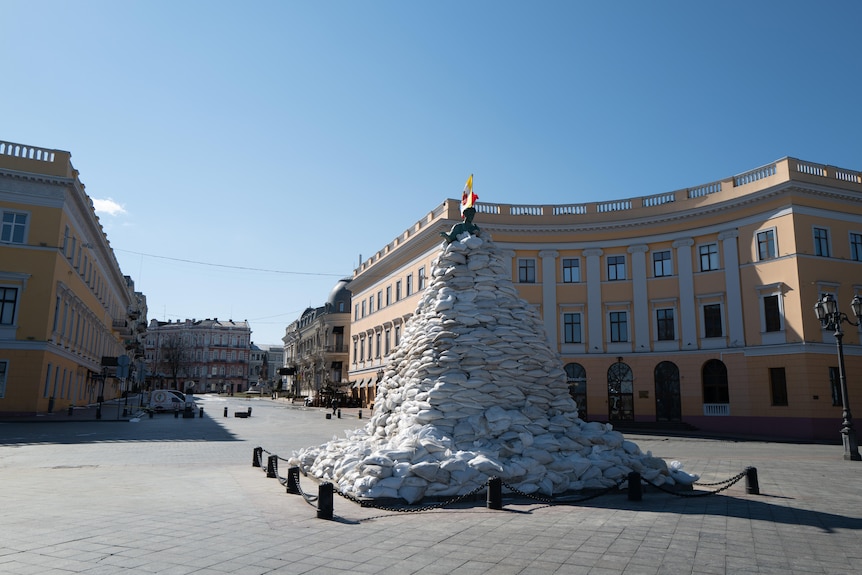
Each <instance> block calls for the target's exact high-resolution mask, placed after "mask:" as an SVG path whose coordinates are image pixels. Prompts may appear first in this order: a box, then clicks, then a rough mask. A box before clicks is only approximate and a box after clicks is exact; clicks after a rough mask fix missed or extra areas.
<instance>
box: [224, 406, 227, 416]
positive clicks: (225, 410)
mask: <svg viewBox="0 0 862 575" xmlns="http://www.w3.org/2000/svg"><path fill="white" fill-rule="evenodd" d="M224 416H225V417H227V406H226V405H225V406H224Z"/></svg>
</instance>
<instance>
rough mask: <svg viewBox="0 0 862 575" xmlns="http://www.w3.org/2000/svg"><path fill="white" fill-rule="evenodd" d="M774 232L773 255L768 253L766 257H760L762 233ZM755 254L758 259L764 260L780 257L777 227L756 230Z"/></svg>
mask: <svg viewBox="0 0 862 575" xmlns="http://www.w3.org/2000/svg"><path fill="white" fill-rule="evenodd" d="M770 233H771V234H772V251H773V253H772V255H767V256H766V257H765V258H762V257H760V234H770ZM754 254H755V256H756V257H757V261H759V262H764V261H768V260H774V259H775V258H777V257H778V230H777V229H776V228H775V227H771V228H764V229H762V230H757V231H756V232H754Z"/></svg>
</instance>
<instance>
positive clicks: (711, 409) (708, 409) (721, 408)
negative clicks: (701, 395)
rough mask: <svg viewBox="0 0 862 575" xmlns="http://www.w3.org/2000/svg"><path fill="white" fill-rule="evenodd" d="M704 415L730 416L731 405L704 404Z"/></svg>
mask: <svg viewBox="0 0 862 575" xmlns="http://www.w3.org/2000/svg"><path fill="white" fill-rule="evenodd" d="M703 414H704V415H709V416H713V415H714V416H719V417H720V416H728V415H730V404H729V403H704V404H703Z"/></svg>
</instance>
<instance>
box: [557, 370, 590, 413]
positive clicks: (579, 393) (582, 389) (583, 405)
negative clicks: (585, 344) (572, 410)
mask: <svg viewBox="0 0 862 575" xmlns="http://www.w3.org/2000/svg"><path fill="white" fill-rule="evenodd" d="M563 369H565V370H566V382H567V383H568V384H569V395H571V396H572V399H574V400H575V403H576V404H577V405H578V417H580V418H581V419H582V420H584V421H586V420H587V371H586V370H585V369H584V366H582V365H581V364H579V363H567V364H566V366H565V367H564V368H563Z"/></svg>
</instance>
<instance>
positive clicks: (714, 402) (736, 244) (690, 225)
mask: <svg viewBox="0 0 862 575" xmlns="http://www.w3.org/2000/svg"><path fill="white" fill-rule="evenodd" d="M488 195H491V194H487V193H486V194H485V196H488ZM476 208H477V215H476V218H475V223H476V224H477V225H479V227H480V228H481V229H482V231H483V233H490V234H491V236H492V237H493V239H494V241H495V242H496V243H497V245H498V246H499V247H502V248H503V249H505V250H506V253H507V254H508V255H509V256H510V257H511V269H512V279H513V281H514V282H515V285H516V287H517V288H518V289H519V292H520V294H521V297H523V298H524V299H525V300H527V301H528V302H529V303H531V304H532V305H535V306H536V307H537V309H538V311H539V313H540V314H541V316H542V317H543V319H544V324H545V329H546V332H547V336H548V339H549V341H550V343H551V344H552V346H553V347H555V348H556V349H557V350H559V352H560V356H561V358H562V361H563V367H564V369H565V370H566V372H567V374H568V375H569V383H570V392H571V393H572V395H573V396H574V397H575V399H576V400H577V402H578V404H579V407H580V410H581V415H582V417H583V418H585V419H588V420H594V421H610V422H611V423H613V424H615V425H616V426H621V427H625V426H634V427H636V426H644V427H645V426H663V427H673V426H680V427H683V426H689V427H694V428H697V429H700V430H702V431H708V432H715V433H720V434H740V435H757V436H767V437H776V438H795V439H828V440H837V439H839V437H840V436H839V429H840V424H841V412H842V406H841V396H840V390H839V382H838V356H837V354H836V346H835V338H834V336H833V332H832V331H831V330H824V329H823V328H822V327H821V325H820V322H819V321H818V319H817V317H816V316H815V314H814V311H813V307H814V303H815V302H816V301H817V300H818V299H819V298H820V297H822V296H823V295H825V294H831V295H833V296H834V297H835V299H836V300H837V301H838V303H839V305H840V306H841V308H843V311H846V312H847V313H848V314H850V315H851V316H852V313H851V311H850V306H849V303H850V301H851V300H852V299H853V297H854V296H855V295H857V294H860V292H862V173H860V172H859V171H854V170H847V169H842V168H836V167H833V166H828V165H823V164H815V163H812V162H806V161H802V160H798V159H795V158H783V159H781V160H778V161H776V162H773V163H771V164H768V165H766V166H762V167H760V168H757V169H754V170H751V171H748V172H745V173H742V174H739V175H737V176H732V177H728V178H726V179H723V180H720V181H716V182H710V183H707V184H703V185H699V186H695V187H692V188H686V189H682V190H677V191H673V192H668V193H664V194H658V195H653V196H645V197H635V198H628V199H621V200H610V201H602V202H593V203H584V204H566V205H505V204H489V203H479V204H478V205H477V206H476ZM458 221H460V213H459V203H458V201H457V200H446V201H445V202H443V203H442V204H441V205H440V206H438V207H437V209H435V210H434V211H432V212H430V213H428V214H427V215H426V216H425V217H424V218H422V219H421V220H419V221H417V222H416V223H415V224H414V225H413V226H411V227H410V228H408V229H407V230H406V231H405V232H404V233H403V234H402V235H400V236H399V237H398V238H396V239H395V240H394V241H393V242H391V243H390V244H388V245H387V246H384V247H383V249H381V250H380V251H379V252H377V253H376V254H375V255H374V256H373V257H371V258H370V259H368V260H366V261H364V262H362V264H361V265H360V267H359V268H357V269H356V270H355V273H354V279H353V282H352V283H351V286H350V287H351V290H352V291H353V312H352V328H351V333H352V341H351V346H352V347H351V357H350V371H349V378H350V381H351V382H352V384H353V385H354V386H358V387H359V388H368V389H369V392H368V393H367V396H368V397H369V400H370V401H373V395H374V394H373V389H374V386H375V383H376V381H377V379H378V375H377V374H378V372H380V371H381V369H382V367H383V365H385V362H386V359H385V358H386V355H387V353H388V352H389V350H391V349H392V348H393V347H394V346H395V345H397V343H398V337H399V333H400V327H401V325H402V324H403V322H404V321H405V320H406V319H407V318H409V317H410V315H411V314H412V312H413V309H414V308H415V306H416V302H417V295H418V293H419V292H421V291H422V289H423V288H424V277H425V274H427V273H428V272H429V271H430V266H431V262H432V260H433V259H434V257H436V255H437V252H438V250H439V246H440V237H439V233H440V232H441V231H448V230H449V228H450V227H451V226H452V225H453V224H454V223H457V222H458ZM843 327H844V333H845V337H844V354H845V361H846V373H847V374H848V377H847V382H848V386H849V389H848V396H849V398H850V404H851V408H852V407H853V406H855V405H859V406H860V407H859V409H862V384H860V381H862V375H860V374H862V347H860V331H859V329H858V328H857V327H853V326H852V325H849V324H844V326H843ZM859 409H857V412H858V411H859Z"/></svg>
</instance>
